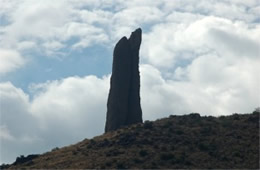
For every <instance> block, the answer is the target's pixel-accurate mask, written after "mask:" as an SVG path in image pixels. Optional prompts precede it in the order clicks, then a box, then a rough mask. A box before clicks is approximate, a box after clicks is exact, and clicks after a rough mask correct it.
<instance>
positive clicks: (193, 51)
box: [142, 16, 260, 67]
mask: <svg viewBox="0 0 260 170" xmlns="http://www.w3.org/2000/svg"><path fill="white" fill-rule="evenodd" d="M196 18H197V17H196ZM259 30H260V29H259V27H253V28H249V27H248V26H247V25H245V24H244V23H241V22H232V21H231V20H228V19H223V18H218V17H212V16H209V17H202V18H201V17H198V18H197V19H196V20H195V21H192V22H190V23H187V24H176V23H166V24H158V25H156V26H154V27H153V30H152V31H151V32H149V33H148V34H145V35H144V43H143V50H142V55H143V56H144V57H145V58H146V59H147V62H149V63H151V64H153V65H155V66H158V67H173V66H174V65H179V64H180V63H178V62H180V61H182V60H191V59H193V58H196V57H197V56H200V55H202V54H212V55H214V53H218V54H219V55H221V56H223V57H226V58H229V57H239V58H240V57H254V58H256V57H258V56H259V54H260V50H259V44H260V41H259V38H258V37H260V34H259V33H260V31H259ZM158 42H160V43H158ZM183 63H184V62H183Z"/></svg>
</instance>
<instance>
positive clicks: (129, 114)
mask: <svg viewBox="0 0 260 170" xmlns="http://www.w3.org/2000/svg"><path fill="white" fill-rule="evenodd" d="M141 41H142V30H141V29H140V28H139V29H137V30H135V31H134V32H132V34H131V36H130V38H129V39H127V38H126V37H123V38H121V39H120V40H119V42H118V43H117V44H116V46H115V49H114V54H113V56H114V58H113V68H112V76H111V80H110V91H109V96H108V102H107V119H106V127H105V132H108V131H112V130H116V129H118V128H120V127H122V126H126V125H130V124H134V123H139V122H142V121H143V120H142V110H141V104H140V75H139V66H138V65H139V49H140V45H141Z"/></svg>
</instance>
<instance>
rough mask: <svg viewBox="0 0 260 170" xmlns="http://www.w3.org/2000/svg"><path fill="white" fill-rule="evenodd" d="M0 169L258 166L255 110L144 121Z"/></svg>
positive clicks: (257, 113) (19, 159)
mask: <svg viewBox="0 0 260 170" xmlns="http://www.w3.org/2000/svg"><path fill="white" fill-rule="evenodd" d="M2 168H59V169H64V168H102V169H105V168H106V169H108V168H109V169H111V168H119V169H124V168H131V169H132V168H151V169H155V168H156V169H158V168H226V169H229V168H246V169H252V168H253V169H259V112H253V113H251V114H233V115H231V116H221V117H218V118H216V117H212V116H206V117H201V116H200V115H199V114H196V113H193V114H189V115H184V116H173V115H172V116H170V117H169V118H164V119H160V120H157V121H154V122H150V121H146V122H145V123H143V124H136V125H132V126H129V127H125V128H122V129H119V130H117V131H113V132H108V133H106V134H104V135H101V136H97V137H95V138H93V139H90V140H89V139H85V140H83V141H81V142H79V143H77V144H75V145H71V146H67V147H64V148H61V149H58V148H56V149H53V151H50V152H47V153H44V154H42V155H39V156H38V155H31V156H28V157H20V158H17V161H16V162H15V163H14V164H12V165H5V166H2V167H1V169H2Z"/></svg>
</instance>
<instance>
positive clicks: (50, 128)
mask: <svg viewBox="0 0 260 170" xmlns="http://www.w3.org/2000/svg"><path fill="white" fill-rule="evenodd" d="M108 85H109V77H103V78H102V79H100V78H97V77H95V76H87V77H82V78H80V77H69V78H66V79H63V80H59V81H58V80H57V81H51V82H46V83H44V84H37V85H32V87H31V89H32V91H33V92H34V96H33V99H32V100H29V96H28V94H26V93H24V92H23V90H21V89H20V88H17V87H15V86H14V85H13V84H12V83H10V82H6V83H1V84H0V94H1V102H0V104H1V124H0V126H1V129H0V130H1V136H0V137H1V162H10V161H14V159H15V157H16V156H19V155H20V154H29V153H38V152H43V151H46V150H50V149H51V148H53V147H56V146H64V145H68V144H71V143H75V142H77V141H79V140H82V139H84V138H86V137H93V136H95V135H97V134H102V133H103V129H104V124H105V113H106V99H107V95H108Z"/></svg>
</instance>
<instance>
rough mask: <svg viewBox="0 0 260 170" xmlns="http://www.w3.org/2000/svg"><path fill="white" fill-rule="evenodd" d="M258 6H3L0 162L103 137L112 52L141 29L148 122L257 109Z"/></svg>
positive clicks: (252, 0)
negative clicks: (120, 41)
mask: <svg viewBox="0 0 260 170" xmlns="http://www.w3.org/2000/svg"><path fill="white" fill-rule="evenodd" d="M259 14H260V2H259V1H258V0H246V1H245V0H200V1H196V0H185V1H183V0H160V1H151V0H131V1H125V0H59V1H53V0H37V1H35V0H12V1H10V0H0V113H1V114H0V115H1V117H0V142H1V143H0V164H1V163H11V162H14V161H15V158H16V157H17V156H20V155H28V154H34V153H43V152H47V151H50V150H51V149H53V148H55V147H62V146H66V145H70V144H74V143H77V142H79V141H81V140H83V139H85V138H92V137H94V136H97V135H101V134H103V133H104V125H105V117H106V102H107V97H108V90H109V81H110V75H111V70H112V58H113V56H112V55H113V48H114V46H115V44H116V42H117V41H118V40H119V39H120V38H121V37H123V36H127V37H129V36H130V34H131V32H132V31H134V30H135V29H137V28H139V27H140V28H142V30H143V34H142V44H141V49H140V74H141V106H142V111H143V119H144V120H156V119H159V118H163V117H167V116H169V115H183V114H189V113H192V112H198V113H200V114H201V115H212V116H220V115H229V114H232V113H250V112H252V111H253V110H254V109H255V108H256V107H259V106H260V97H259V96H260V77H259V72H260V47H259V46H260V15H259Z"/></svg>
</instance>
